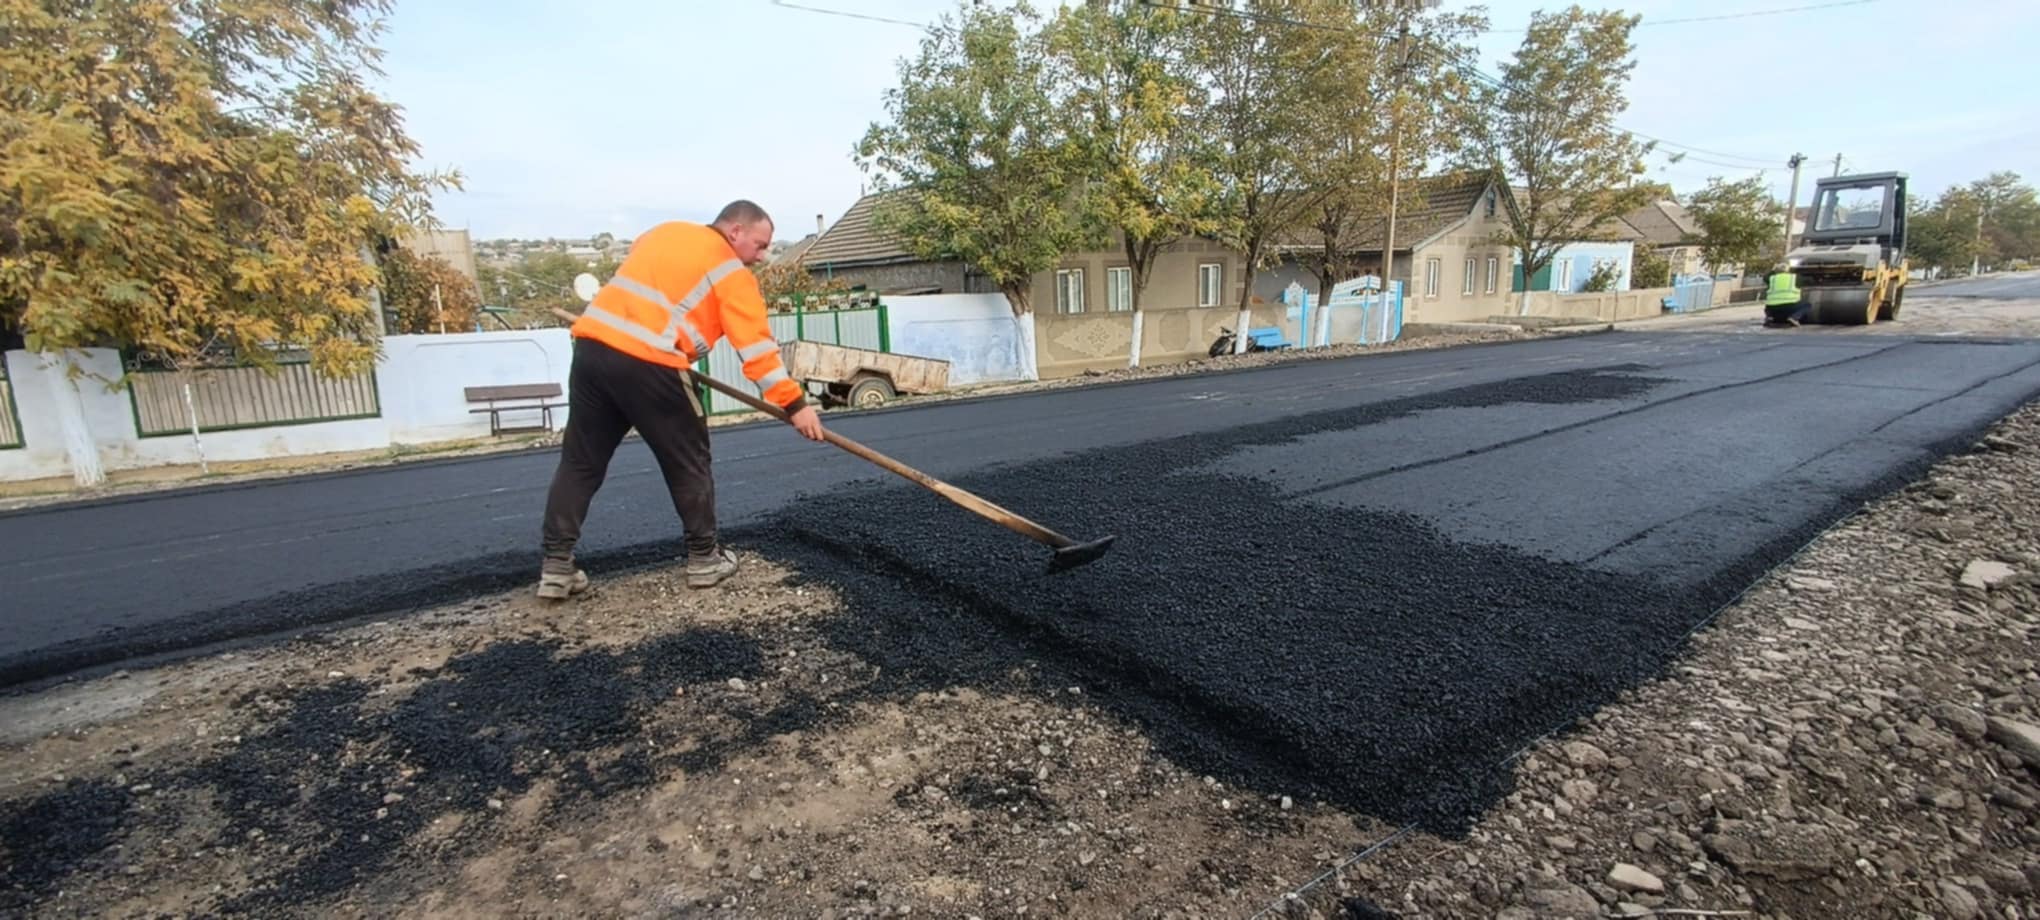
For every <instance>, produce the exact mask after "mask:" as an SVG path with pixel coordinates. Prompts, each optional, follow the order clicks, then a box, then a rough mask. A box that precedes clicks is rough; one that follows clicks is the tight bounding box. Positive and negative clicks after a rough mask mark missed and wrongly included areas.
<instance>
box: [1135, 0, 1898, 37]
mask: <svg viewBox="0 0 2040 920" xmlns="http://www.w3.org/2000/svg"><path fill="white" fill-rule="evenodd" d="M1876 2H1877V0H1837V2H1834V3H1816V4H1813V5H1810V6H1788V7H1778V8H1774V9H1765V10H1747V11H1744V12H1741V13H1722V14H1720V15H1716V16H1684V17H1679V18H1676V19H1650V18H1647V17H1646V18H1644V19H1643V20H1641V21H1639V22H1638V23H1637V25H1638V26H1639V27H1641V26H1669V25H1682V24H1686V23H1695V22H1719V21H1721V20H1726V19H1750V18H1754V17H1757V16H1778V15H1783V14H1785V13H1803V12H1807V11H1810V10H1826V9H1834V8H1837V7H1844V6H1861V5H1863V4H1866V3H1876ZM1139 3H1140V5H1142V6H1150V7H1155V8H1158V9H1165V10H1175V11H1177V12H1179V13H1214V14H1217V15H1222V16H1231V17H1234V18H1236V19H1248V20H1253V21H1256V22H1272V23H1276V24H1278V25H1286V26H1299V27H1302V28H1309V29H1323V30H1328V31H1353V30H1352V29H1350V28H1347V27H1344V26H1337V25H1331V24H1329V23H1322V22H1309V21H1306V20H1301V19H1291V18H1289V17H1287V16H1275V15H1271V14H1268V13H1254V12H1249V11H1247V10H1236V9H1233V8H1232V7H1230V6H1178V5H1174V4H1168V3H1159V2H1156V0H1139ZM1528 31H1530V30H1529V29H1527V28H1523V29H1495V28H1488V29H1478V30H1475V34H1479V35H1491V34H1514V33H1517V32H1528Z"/></svg>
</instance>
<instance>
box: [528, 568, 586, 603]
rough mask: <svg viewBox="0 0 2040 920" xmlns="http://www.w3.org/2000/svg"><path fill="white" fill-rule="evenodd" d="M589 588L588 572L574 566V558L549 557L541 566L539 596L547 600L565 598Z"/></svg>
mask: <svg viewBox="0 0 2040 920" xmlns="http://www.w3.org/2000/svg"><path fill="white" fill-rule="evenodd" d="M587 588H588V573H587V572H583V571H581V570H580V569H579V568H576V567H575V566H574V560H573V559H571V558H569V559H556V558H552V557H547V559H546V560H545V563H544V564H543V565H542V566H540V567H539V574H538V596H539V597H540V598H543V599H545V600H549V601H557V600H565V599H566V598H568V597H571V596H573V595H575V594H579V593H581V592H582V591H585V590H587Z"/></svg>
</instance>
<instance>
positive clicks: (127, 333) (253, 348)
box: [0, 0, 458, 485]
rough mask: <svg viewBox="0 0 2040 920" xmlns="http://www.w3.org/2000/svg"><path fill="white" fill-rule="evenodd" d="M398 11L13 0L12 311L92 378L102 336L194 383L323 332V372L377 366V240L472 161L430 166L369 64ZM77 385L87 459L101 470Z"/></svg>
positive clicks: (365, 3)
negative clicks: (204, 369)
mask: <svg viewBox="0 0 2040 920" xmlns="http://www.w3.org/2000/svg"><path fill="white" fill-rule="evenodd" d="M386 11H387V3H386V2H384V0H328V2H322V3H293V2H289V0H231V2H230V0H183V2H178V3H76V2H67V3H49V2H37V0H0V47H4V48H6V52H5V53H4V54H0V315H4V316H5V317H6V322H5V325H7V326H11V327H13V328H15V329H17V330H19V331H20V333H21V335H22V338H23V341H24V343H25V344H26V346H27V347H28V348H29V349H30V350H31V351H36V352H40V353H42V355H43V360H44V361H45V362H46V364H48V365H49V366H50V367H52V368H53V369H55V370H59V371H61V372H62V373H63V374H64V375H66V376H67V377H69V378H71V380H70V382H71V384H72V386H73V387H75V380H76V376H77V375H78V374H79V370H78V365H77V363H76V360H75V358H74V357H73V353H74V350H76V349H81V348H86V347H108V348H116V349H119V350H121V351H122V352H123V353H124V354H126V355H128V356H129V358H130V359H131V360H135V361H139V362H143V363H149V364H155V365H158V366H164V367H170V368H173V369H176V370H178V371H180V372H181V373H182V374H183V375H184V378H185V382H186V387H187V390H186V395H187V397H189V395H190V391H189V386H190V382H191V379H192V377H191V372H192V370H193V369H194V368H197V367H201V366H204V365H207V364H210V363H213V362H215V361H233V362H237V363H242V364H249V365H254V366H259V367H273V366H274V364H275V363H276V361H277V359H278V357H279V356H280V355H281V354H284V353H291V352H304V353H308V354H309V355H310V357H311V361H312V366H313V368H314V369H315V370H316V371H317V372H320V373H323V374H328V375H334V376H341V375H347V374H353V373H359V372H361V371H363V370H365V369H366V368H368V367H369V366H370V365H371V364H372V363H373V362H374V360H375V357H376V354H377V351H378V344H377V340H378V321H379V316H378V313H377V309H376V307H375V303H374V288H375V286H376V284H377V282H378V280H379V272H378V270H377V267H376V265H375V264H374V262H373V261H372V258H371V255H370V253H371V251H372V248H373V247H374V246H375V245H376V244H377V243H378V242H380V241H382V240H387V239H392V238H401V237H403V236H405V235H407V234H408V233H409V232H410V231H412V230H414V229H417V228H420V227H424V226H429V224H430V196H431V193H432V191H433V190H435V189H438V188H444V187H451V186H455V185H457V182H458V178H457V176H452V175H439V174H419V173H416V172H413V171H412V169H411V168H410V165H409V160H410V159H411V158H412V157H413V156H414V155H416V154H417V152H418V149H417V146H416V145H415V144H414V143H413V142H412V141H411V140H410V138H408V137H406V136H405V133H404V129H403V124H402V119H401V118H400V117H399V114H398V111H397V109H396V107H395V106H393V105H391V104H390V103H388V102H386V101H384V100H383V99H381V98H378V97H377V96H376V95H375V93H373V92H371V91H370V90H369V88H368V86H367V85H366V83H365V82H364V81H365V76H366V75H367V74H370V73H373V72H375V59H376V56H377V54H378V51H377V49H376V48H375V46H374V44H373V39H374V37H375V34H376V31H377V28H378V26H377V22H378V17H380V16H381V15H382V14H383V13H385V12H386ZM67 392H68V393H69V397H68V398H66V397H65V396H64V395H63V394H61V393H60V394H59V395H58V398H57V400H56V408H57V413H56V414H57V416H58V423H59V426H60V428H61V429H62V430H63V431H64V436H65V441H66V446H67V450H68V453H69V454H70V459H71V467H72V473H73V476H74V477H75V478H76V479H77V481H78V482H79V483H80V484H81V485H92V484H96V483H98V482H100V481H102V480H103V478H104V472H103V470H102V468H101V466H100V464H99V458H98V451H97V448H96V447H95V445H94V439H93V437H92V435H91V433H90V431H89V430H88V427H87V424H86V422H85V420H84V418H83V415H82V404H81V403H80V400H79V399H78V397H77V394H76V393H75V391H74V390H67ZM188 405H189V400H188V399H187V406H188ZM193 427H194V429H195V428H196V425H195V423H194V426H193ZM195 436H196V435H195V434H194V437H195ZM201 456H202V455H201Z"/></svg>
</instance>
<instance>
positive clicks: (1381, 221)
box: [1254, 170, 1514, 322]
mask: <svg viewBox="0 0 2040 920" xmlns="http://www.w3.org/2000/svg"><path fill="white" fill-rule="evenodd" d="M1513 206H1514V202H1513V200H1512V199H1511V198H1510V197H1509V193H1508V188H1507V186H1505V185H1503V184H1502V183H1500V182H1497V181H1496V180H1495V179H1494V177H1493V174H1491V173H1488V172H1485V171H1480V170H1467V171H1459V172H1450V173H1441V174H1439V175H1435V176H1426V177H1423V178H1421V179H1418V180H1416V181H1415V182H1412V183H1410V185H1409V186H1407V187H1405V188H1404V190H1403V193H1402V196H1401V200H1400V201H1399V202H1398V207H1397V208H1396V220H1395V258H1394V259H1393V263H1394V264H1393V265H1392V266H1390V270H1391V271H1392V272H1393V273H1394V275H1393V277H1394V279H1395V280H1397V281H1401V282H1403V285H1404V292H1405V295H1404V301H1403V317H1404V320H1405V321H1406V322H1451V321H1455V320H1463V319H1477V318H1482V317H1487V316H1492V315H1494V314H1496V313H1500V312H1504V310H1503V308H1504V307H1506V306H1507V302H1508V297H1509V277H1510V275H1509V269H1510V266H1511V265H1512V264H1513V263H1512V262H1511V254H1510V252H1511V251H1510V249H1509V247H1507V246H1504V245H1501V244H1499V243H1496V242H1494V238H1495V234H1496V233H1497V232H1499V231H1501V230H1503V229H1505V228H1506V227H1507V226H1508V212H1507V210H1506V209H1508V208H1511V207H1513ZM1379 210H1380V211H1381V212H1383V213H1377V214H1374V215H1370V216H1369V217H1367V218H1364V219H1356V220H1353V221H1351V222H1349V223H1348V225H1347V226H1346V228H1345V229H1344V230H1343V231H1342V232H1341V233H1340V248H1341V249H1342V250H1344V254H1343V256H1342V257H1341V259H1340V261H1341V262H1343V263H1344V266H1345V267H1346V268H1348V269H1350V270H1349V271H1345V272H1342V273H1341V274H1342V276H1343V277H1354V276H1358V275H1362V274H1375V275H1379V274H1380V273H1381V269H1382V263H1383V262H1384V261H1386V260H1385V259H1384V256H1383V249H1384V247H1386V246H1387V244H1388V241H1387V235H1388V233H1387V231H1388V219H1387V216H1386V214H1385V212H1386V210H1387V208H1386V207H1382V208H1380V209H1379ZM1323 249H1324V234H1323V232H1322V231H1320V230H1319V229H1318V228H1316V227H1298V228H1297V229H1296V230H1294V231H1292V232H1290V233H1287V234H1284V235H1283V236H1282V237H1281V238H1280V239H1278V240H1277V242H1276V244H1275V247H1274V251H1275V252H1276V253H1277V254H1278V255H1279V257H1280V259H1281V261H1280V262H1279V263H1278V264H1276V265H1275V266H1273V267H1271V268H1268V269H1264V270H1262V271H1261V272H1260V273H1258V274H1257V275H1256V276H1255V280H1254V293H1255V294H1256V295H1258V296H1260V297H1261V298H1262V299H1264V300H1270V301H1272V300H1275V299H1277V298H1278V297H1279V296H1280V295H1281V292H1282V290H1283V289H1284V288H1286V287H1288V286H1289V285H1290V284H1291V283H1296V284H1300V285H1302V286H1303V287H1304V289H1305V290H1308V291H1311V292H1313V293H1315V292H1316V291H1318V290H1319V289H1320V279H1319V278H1318V276H1317V273H1316V271H1315V270H1314V269H1313V266H1315V265H1317V264H1318V254H1319V253H1321V252H1322V251H1323ZM1341 280H1343V278H1342V279H1341Z"/></svg>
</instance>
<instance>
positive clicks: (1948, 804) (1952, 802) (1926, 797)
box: [1920, 786, 1962, 811]
mask: <svg viewBox="0 0 2040 920" xmlns="http://www.w3.org/2000/svg"><path fill="white" fill-rule="evenodd" d="M1920 801H1921V802H1924V803H1926V804H1928V805H1932V806H1934V807H1935V808H1945V809H1947V810H1949V811H1954V810H1956V809H1959V808H1961V807H1962V793H1960V792H1956V791H1955V790H1953V789H1941V788H1937V787H1933V786H1928V787H1925V788H1922V789H1921V790H1920Z"/></svg>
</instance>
